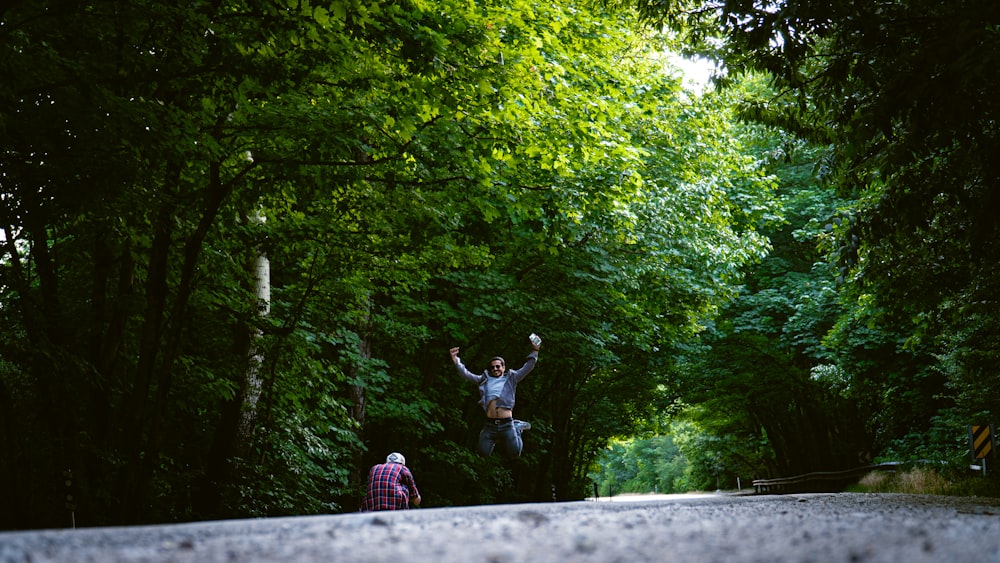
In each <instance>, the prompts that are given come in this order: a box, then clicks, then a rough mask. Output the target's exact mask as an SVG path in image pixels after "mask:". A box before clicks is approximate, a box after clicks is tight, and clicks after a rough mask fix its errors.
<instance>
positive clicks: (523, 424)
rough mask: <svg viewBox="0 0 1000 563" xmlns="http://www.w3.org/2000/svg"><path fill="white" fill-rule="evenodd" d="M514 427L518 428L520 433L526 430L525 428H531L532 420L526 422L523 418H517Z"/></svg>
mask: <svg viewBox="0 0 1000 563" xmlns="http://www.w3.org/2000/svg"><path fill="white" fill-rule="evenodd" d="M514 428H516V429H517V431H518V433H521V432H524V431H525V430H530V429H531V423H530V422H525V421H523V420H515V421H514Z"/></svg>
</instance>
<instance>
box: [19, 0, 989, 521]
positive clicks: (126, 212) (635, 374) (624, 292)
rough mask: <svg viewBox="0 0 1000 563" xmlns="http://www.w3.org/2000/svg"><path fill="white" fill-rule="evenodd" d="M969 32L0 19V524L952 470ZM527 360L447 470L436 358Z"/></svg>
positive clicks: (452, 422)
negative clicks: (373, 483)
mask: <svg viewBox="0 0 1000 563" xmlns="http://www.w3.org/2000/svg"><path fill="white" fill-rule="evenodd" d="M637 15H639V16H640V17H636V16H637ZM642 18H645V20H646V22H645V23H652V24H654V25H651V26H646V27H643V26H642V25H640V24H641V23H642ZM998 19H1000V12H998V8H997V7H995V6H994V5H993V4H990V3H989V2H985V1H983V0H976V1H974V0H968V1H961V2H958V3H957V4H956V3H950V4H947V5H944V4H940V3H935V2H931V1H930V0H907V1H902V2H893V3H888V4H886V3H881V4H861V3H856V2H846V1H835V2H817V1H815V0H788V1H787V2H782V3H766V2H765V3H761V2H726V3H721V2H714V1H709V2H697V1H694V0H683V1H662V2H661V1H657V2H645V1H642V2H638V3H632V2H628V1H627V0H620V1H616V2H604V3H601V2H595V3H580V2H571V1H569V0H565V1H563V0H559V1H557V2H554V3H548V4H545V5H537V4H534V3H529V2H526V1H524V0H488V1H484V2H457V1H454V0H407V1H404V2H394V3H388V4H386V3H374V4H371V3H364V2H357V1H354V0H330V1H324V2H316V1H313V0H265V1H261V2H246V1H242V0H220V1H218V2H195V3H186V4H183V5H177V4H176V3H166V2H159V1H153V0H140V1H137V2H128V3H123V2H119V1H116V0H94V1H91V2H85V3H66V2H55V1H52V0H37V1H30V2H29V1H27V0H19V1H15V2H8V3H5V4H3V6H0V68H2V69H3V71H4V72H3V78H2V79H0V133H2V134H0V182H2V190H0V201H2V206H0V216H2V221H0V248H2V252H0V317H2V319H3V322H4V326H5V327H6V330H5V331H3V333H2V334H0V494H2V495H3V498H4V499H5V500H4V505H5V506H6V507H8V510H6V511H4V512H3V513H2V515H0V528H15V527H48V526H55V527H58V526H65V525H67V524H68V522H69V521H70V513H71V512H72V513H73V515H74V517H75V519H76V522H77V523H78V524H80V525H101V524H130V523H139V522H169V521H180V520H194V519H206V518H219V517H241V516H267V515H278V514H310V513H321V512H338V511H351V510H356V509H357V507H358V505H359V501H360V495H361V491H362V487H363V485H364V481H363V480H364V476H365V473H366V470H367V468H368V466H369V465H370V464H372V463H374V462H377V461H380V460H381V459H382V458H384V456H385V455H386V453H388V452H389V451H392V450H399V451H403V452H405V454H406V456H407V459H408V460H409V465H410V466H411V468H412V469H413V471H414V473H415V475H416V478H417V482H418V484H419V486H420V488H421V491H422V493H423V494H424V498H425V500H424V502H425V505H426V506H443V505H456V504H473V503H487V502H508V501H536V500H551V499H553V498H556V499H560V500H561V499H573V498H580V497H582V496H583V495H588V494H591V493H592V492H593V487H594V486H595V485H597V486H598V489H599V490H600V492H601V494H608V493H609V492H613V491H622V490H627V491H648V490H657V491H660V492H675V491H682V490H690V489H697V488H700V489H710V488H720V487H721V488H731V487H732V486H734V485H735V483H736V482H737V480H738V479H743V480H744V482H745V481H747V480H749V479H752V478H754V477H762V476H772V475H776V474H787V473H793V472H806V471H815V470H831V469H839V468H845V467H851V466H854V465H856V464H859V463H867V462H869V461H872V460H875V459H879V456H882V458H885V456H892V457H895V458H897V459H898V458H900V457H907V458H911V459H947V460H948V461H950V462H952V463H953V465H955V466H959V465H960V464H961V463H962V461H963V460H962V458H963V456H964V455H967V454H965V452H964V447H965V445H964V440H965V433H964V431H965V425H966V424H969V423H973V422H975V423H982V422H987V421H988V419H989V416H990V414H991V413H992V412H995V411H996V410H997V409H998V408H1000V405H997V404H996V401H997V399H996V397H997V396H998V395H997V393H996V392H995V391H996V387H997V385H998V381H1000V380H998V379H997V378H996V377H995V376H994V375H993V374H994V373H995V372H996V371H997V370H996V367H997V358H998V357H1000V354H998V350H1000V341H998V340H997V335H998V334H1000V331H997V330H995V326H994V325H995V323H996V319H997V318H998V314H997V313H998V311H997V301H996V299H995V298H994V297H993V295H994V294H995V293H996V291H997V287H996V286H997V278H996V276H995V274H994V273H993V265H994V264H995V263H996V262H997V261H998V259H1000V256H998V252H1000V250H998V248H1000V247H998V246H997V240H1000V238H998V237H997V234H998V233H997V219H996V216H995V214H993V209H994V208H995V207H996V205H995V204H996V198H997V195H996V194H997V193H998V190H997V187H998V186H997V183H998V179H1000V175H998V168H997V166H998V165H997V164H996V162H995V159H994V158H993V155H994V154H995V153H996V152H997V148H998V147H997V143H998V141H997V139H998V137H997V123H998V120H997V116H996V113H997V109H998V106H997V102H996V98H995V96H993V95H992V86H994V85H995V84H996V83H997V82H998V78H1000V77H998V75H997V73H998V72H1000V71H998V70H997V69H998V68H1000V66H998V65H997V64H995V63H996V57H997V56H998V53H1000V50H998V49H997V48H996V47H997V31H996V30H997V24H998V23H1000V22H998V21H997V20H998ZM661 24H666V25H665V26H663V25H661ZM654 29H655V30H656V31H653V30H654ZM663 30H666V31H667V33H662V31H663ZM665 45H669V46H671V47H673V48H677V49H680V50H682V51H684V52H685V53H687V54H700V55H703V56H707V57H710V58H713V59H715V60H718V61H720V63H721V65H720V66H719V67H718V68H720V69H722V71H723V72H722V73H721V74H720V76H718V77H717V78H718V80H717V82H718V84H719V85H720V86H724V88H721V89H719V90H715V91H708V92H706V93H705V94H704V95H698V94H697V93H695V92H692V91H689V90H687V89H686V88H685V87H684V86H683V84H682V81H681V79H680V78H679V77H678V76H677V75H676V73H675V72H673V71H672V70H671V67H670V64H669V63H668V57H667V56H666V53H665V51H664V46H665ZM530 332H537V333H538V334H540V335H541V336H542V338H543V339H544V343H543V345H542V350H541V359H540V362H539V364H538V367H537V368H536V369H535V371H534V372H533V373H532V374H531V375H530V376H529V378H528V379H526V380H525V381H524V383H523V384H522V385H521V386H520V387H519V393H518V403H517V409H516V415H517V416H518V418H522V419H526V420H529V421H531V423H532V425H533V428H532V429H531V430H530V431H528V433H526V435H525V440H526V449H525V454H524V456H523V457H522V458H521V459H520V460H517V461H516V462H506V461H502V460H500V459H497V458H490V459H482V458H479V457H478V456H477V455H476V454H475V448H474V444H475V439H476V435H477V434H478V427H479V425H480V423H481V419H482V416H483V415H482V411H481V409H480V408H479V407H478V405H477V404H476V400H477V397H476V392H475V389H474V387H472V386H469V385H466V383H465V382H464V381H463V380H461V379H460V378H459V377H458V376H457V375H456V374H455V372H454V368H453V366H452V365H451V362H450V358H449V356H448V349H449V348H450V347H453V346H460V347H461V348H462V357H463V359H464V360H465V361H466V362H467V363H468V364H469V366H470V367H471V368H472V369H473V370H479V369H483V368H485V365H486V364H487V361H488V360H489V358H490V357H492V356H493V355H496V354H500V355H503V356H505V357H506V358H507V362H508V364H509V365H512V366H514V367H516V366H518V365H520V359H521V357H522V355H523V354H525V353H526V352H527V351H528V346H527V339H526V337H527V335H528V334H529V333H530ZM609 440H610V442H609ZM609 444H610V445H609ZM67 495H71V497H72V498H70V499H68V498H67Z"/></svg>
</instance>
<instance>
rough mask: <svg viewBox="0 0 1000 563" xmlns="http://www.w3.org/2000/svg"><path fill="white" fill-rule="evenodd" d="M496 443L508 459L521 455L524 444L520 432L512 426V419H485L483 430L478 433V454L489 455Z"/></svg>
mask: <svg viewBox="0 0 1000 563" xmlns="http://www.w3.org/2000/svg"><path fill="white" fill-rule="evenodd" d="M497 422H499V424H497ZM497 443H499V444H500V448H501V449H502V450H503V453H504V455H506V456H507V458H508V459H517V458H518V457H520V456H521V448H523V447H524V444H523V443H522V442H521V433H520V432H518V431H517V428H515V427H514V419H512V418H502V419H486V423H485V424H483V430H482V431H481V432H480V433H479V455H481V456H483V457H489V456H490V455H492V454H493V448H494V447H496V445H497Z"/></svg>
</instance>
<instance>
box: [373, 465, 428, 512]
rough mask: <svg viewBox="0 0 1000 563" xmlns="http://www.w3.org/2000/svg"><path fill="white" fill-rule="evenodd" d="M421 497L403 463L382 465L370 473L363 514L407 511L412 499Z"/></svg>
mask: <svg viewBox="0 0 1000 563" xmlns="http://www.w3.org/2000/svg"><path fill="white" fill-rule="evenodd" d="M418 496H420V492H419V491H418V490H417V484H416V483H415V482H414V481H413V474H412V473H410V470H409V469H408V468H407V467H406V466H405V465H403V464H402V463H380V464H378V465H375V466H373V467H372V468H371V471H369V472H368V492H367V494H365V503H364V505H362V506H361V511H362V512H370V511H373V510H406V509H407V508H409V507H410V498H411V497H418Z"/></svg>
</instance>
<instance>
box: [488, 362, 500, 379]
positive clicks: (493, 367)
mask: <svg viewBox="0 0 1000 563" xmlns="http://www.w3.org/2000/svg"><path fill="white" fill-rule="evenodd" d="M490 375H492V376H493V377H500V376H501V375H503V362H501V361H500V360H493V361H492V362H490Z"/></svg>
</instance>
